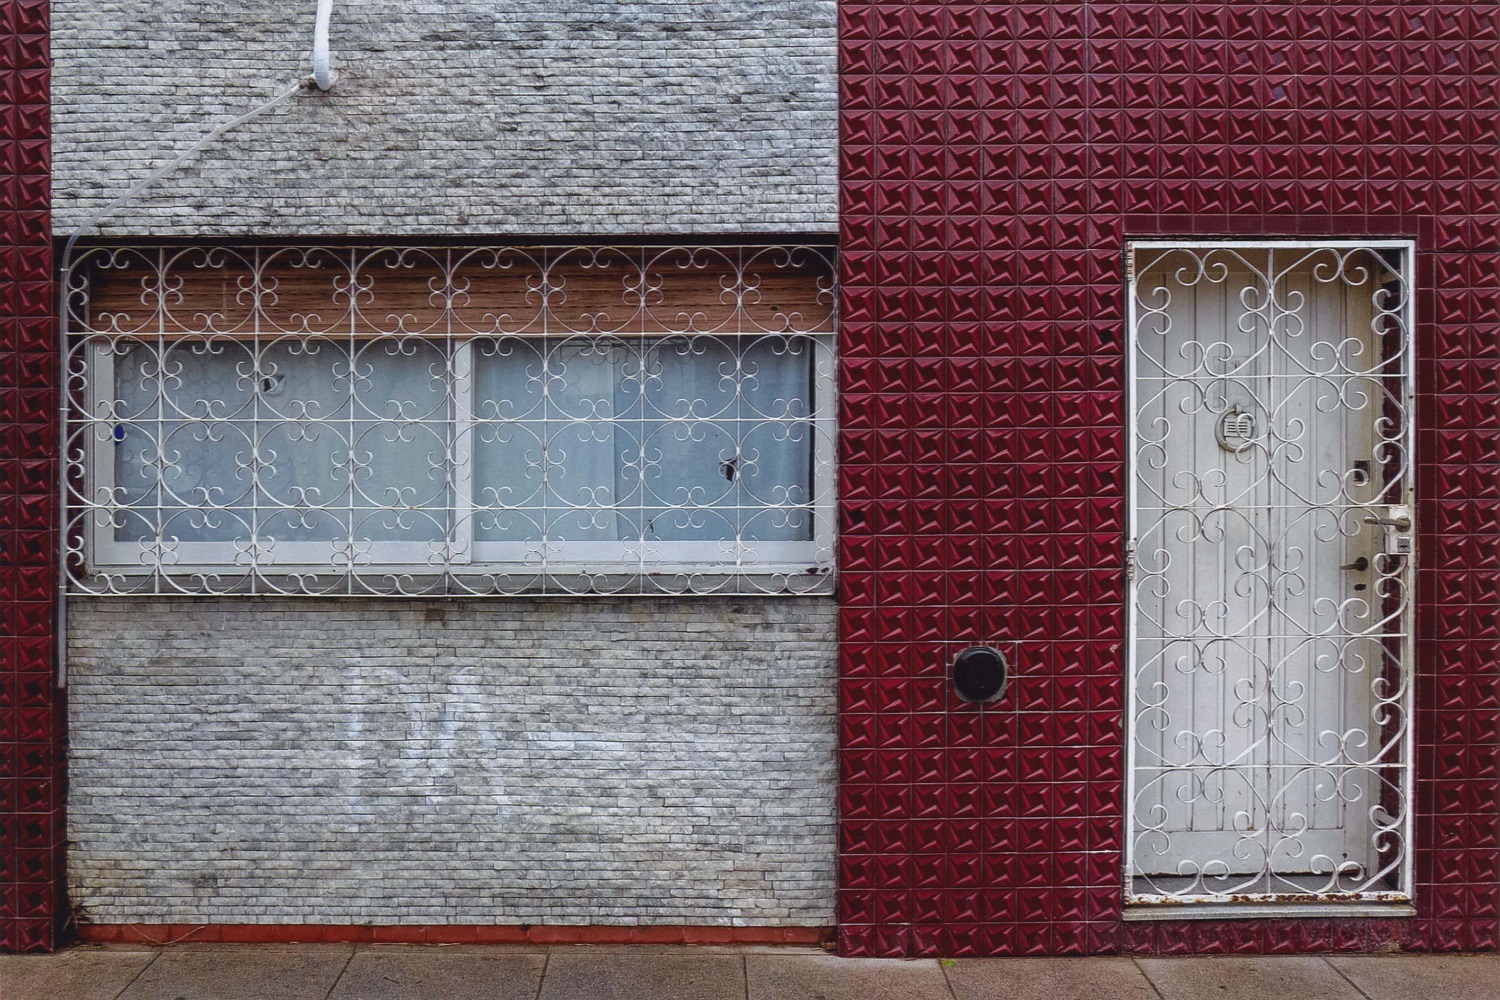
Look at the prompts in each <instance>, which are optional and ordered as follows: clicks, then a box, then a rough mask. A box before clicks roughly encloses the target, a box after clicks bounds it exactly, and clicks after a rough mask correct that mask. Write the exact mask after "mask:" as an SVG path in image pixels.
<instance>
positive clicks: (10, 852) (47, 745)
mask: <svg viewBox="0 0 1500 1000" xmlns="http://www.w3.org/2000/svg"><path fill="white" fill-rule="evenodd" d="M47 23H48V22H47V4H46V2H45V0H5V2H3V3H0V226H3V228H0V951H45V950H49V949H51V948H53V947H55V946H56V945H57V943H58V941H57V936H56V935H57V929H58V923H59V920H60V919H61V913H60V911H61V910H62V909H63V907H61V906H60V899H61V896H60V884H61V883H60V879H61V874H62V862H63V836H64V831H63V813H62V807H63V794H62V736H63V729H62V723H63V716H62V706H61V701H60V698H59V696H58V693H57V691H56V687H55V685H54V683H53V677H54V672H53V663H52V646H53V632H54V626H53V622H54V614H55V608H56V604H55V594H56V586H55V581H56V578H57V573H56V560H55V552H56V548H57V546H56V544H55V535H54V530H55V529H54V525H55V523H56V517H55V516H54V515H55V508H56V505H57V500H56V496H57V491H56V474H57V471H56V470H57V458H56V452H57V435H56V429H57V422H56V414H57V366H56V356H57V355H56V347H55V335H54V326H53V321H52V315H53V295H54V285H53V283H52V234H51V225H50V216H49V198H50V187H49V153H50V150H49V139H48V124H49V111H48V60H47Z"/></svg>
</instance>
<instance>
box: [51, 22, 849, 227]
mask: <svg viewBox="0 0 1500 1000" xmlns="http://www.w3.org/2000/svg"><path fill="white" fill-rule="evenodd" d="M315 8H316V4H315V3H314V0H298V2H296V3H288V2H286V0H54V2H53V4H52V18H53V26H54V27H53V34H52V58H53V66H54V76H53V101H54V103H53V150H54V157H55V159H54V164H55V171H56V173H55V178H54V196H53V205H54V216H53V224H54V226H55V228H56V231H57V232H58V233H59V234H67V233H69V232H71V231H72V230H73V229H74V228H75V227H76V226H77V225H79V223H80V222H82V221H83V219H85V218H86V217H87V216H88V214H89V213H90V212H91V211H92V210H94V209H96V208H98V207H100V206H102V205H105V204H107V203H108V202H109V201H111V200H112V199H113V198H115V197H116V196H117V195H119V194H121V193H123V192H124V191H126V190H127V189H128V188H129V187H130V186H131V185H132V184H133V183H134V182H135V181H137V180H139V179H141V178H143V177H145V176H146V175H147V174H148V173H150V171H151V170H152V169H153V168H154V167H155V166H157V165H159V164H161V163H164V162H166V161H167V160H169V159H170V158H171V157H172V156H173V155H175V154H176V153H178V152H179V151H181V150H184V149H186V148H188V147H189V146H191V145H192V144H193V143H194V142H195V141H197V140H198V139H199V138H200V137H202V136H203V135H204V134H206V133H207V132H208V131H209V130H210V129H211V128H212V127H213V126H214V125H217V124H219V123H221V122H223V121H226V120H228V119H230V118H232V117H234V116H236V115H238V114H240V113H242V112H244V111H247V110H249V109H250V108H253V107H255V106H256V105H257V104H259V103H261V102H262V101H263V100H265V99H266V98H269V97H270V96H272V95H274V94H276V93H277V92H279V91H281V90H283V89H285V88H286V87H287V86H289V85H290V84H291V83H293V82H295V81H296V80H298V79H299V78H301V77H304V76H306V75H307V74H308V72H309V67H310V63H309V57H310V48H311V44H312V28H313V15H314V11H315ZM331 37H332V48H333V54H334V62H335V66H336V68H337V69H338V72H339V74H340V79H339V82H338V84H337V86H336V87H335V88H334V89H333V91H332V92H330V93H329V94H327V95H321V96H320V95H316V94H312V93H307V94H299V95H297V96H296V97H295V98H293V99H292V100H291V101H289V102H288V103H286V104H284V105H282V106H280V107H278V108H276V109H274V110H273V111H271V112H269V113H267V114H266V115H265V116H264V117H262V118H259V119H256V120H254V121H253V122H250V123H248V124H246V125H245V126H242V127H241V128H239V129H236V130H234V131H232V132H230V133H228V134H226V135H224V136H223V137H222V138H220V139H218V140H217V141H215V142H214V143H213V145H212V146H210V147H209V148H207V149H205V150H204V151H203V152H202V153H200V154H199V155H198V156H197V157H196V158H195V159H193V160H192V161H190V162H189V163H188V164H186V165H185V166H184V167H182V168H181V169H179V170H178V171H177V172H176V173H175V174H173V175H172V176H170V177H169V178H167V179H166V180H164V181H163V182H162V183H161V184H160V185H159V186H157V187H156V188H154V189H153V190H152V191H150V192H148V193H147V194H146V195H145V196H144V198H143V199H142V200H141V201H140V202H139V203H137V204H132V205H129V206H127V207H125V208H124V209H122V210H121V211H120V212H118V213H117V214H116V215H114V216H113V217H112V218H111V219H110V220H109V221H108V222H107V223H106V224H105V225H104V226H103V232H104V233H105V234H107V235H116V236H123V235H145V234H151V235H170V236H191V235H201V234H210V233H225V234H244V235H251V236H271V235H288V234H296V235H304V236H322V235H336V234H351V235H370V236H402V235H412V234H422V233H431V234H449V235H452V234H460V233H469V234H535V235H554V236H558V235H561V236H567V237H570V238H571V237H575V236H588V235H604V234H621V233H641V234H653V233H665V234H679V233H695V234H700V235H701V234H707V233H735V232H746V233H751V232H754V233H799V232H801V233H805V232H819V231H821V232H827V231H831V230H833V229H834V228H835V208H836V201H837V193H836V189H835V181H836V172H835V163H836V123H835V78H834V70H835V38H834V0H706V2H705V0H629V2H600V0H514V2H509V3H496V2H494V0H446V2H444V3H412V2H410V0H362V2H340V3H338V4H336V5H335V6H334V16H333V22H332V32H331Z"/></svg>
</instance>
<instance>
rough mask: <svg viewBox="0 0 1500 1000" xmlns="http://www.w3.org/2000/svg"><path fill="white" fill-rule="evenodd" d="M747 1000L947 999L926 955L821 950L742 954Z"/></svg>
mask: <svg viewBox="0 0 1500 1000" xmlns="http://www.w3.org/2000/svg"><path fill="white" fill-rule="evenodd" d="M745 978H746V981H747V983H748V989H747V990H746V996H747V997H749V1000H947V997H948V984H947V983H946V982H945V981H944V979H943V970H942V968H941V967H940V966H939V965H938V964H937V962H936V961H933V960H932V959H921V960H917V961H909V962H904V961H901V960H899V959H888V958H836V957H835V956H833V955H824V954H813V953H809V954H800V955H746V956H745Z"/></svg>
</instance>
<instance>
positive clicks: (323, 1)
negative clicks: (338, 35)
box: [312, 0, 338, 90]
mask: <svg viewBox="0 0 1500 1000" xmlns="http://www.w3.org/2000/svg"><path fill="white" fill-rule="evenodd" d="M332 16H333V0H318V21H317V24H315V25H314V26H313V60H312V62H313V83H315V84H317V85H318V89H319V90H328V89H330V88H331V87H332V86H333V82H334V80H336V79H338V74H337V73H335V72H334V71H333V69H332V67H331V66H330V65H329V60H328V20H329V18H331V17H332Z"/></svg>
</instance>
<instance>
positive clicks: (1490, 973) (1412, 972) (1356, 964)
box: [1328, 955, 1500, 1000]
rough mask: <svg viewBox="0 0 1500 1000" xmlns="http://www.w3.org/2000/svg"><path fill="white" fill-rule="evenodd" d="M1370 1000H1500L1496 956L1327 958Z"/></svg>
mask: <svg viewBox="0 0 1500 1000" xmlns="http://www.w3.org/2000/svg"><path fill="white" fill-rule="evenodd" d="M1328 962H1329V964H1330V965H1332V966H1333V967H1334V968H1335V969H1338V970H1339V971H1340V972H1342V973H1343V974H1344V975H1345V976H1348V977H1349V981H1350V982H1352V983H1354V985H1355V986H1358V987H1359V988H1360V990H1362V991H1363V992H1364V994H1365V995H1366V996H1367V997H1369V998H1370V1000H1411V998H1413V997H1418V998H1447V1000H1500V955H1390V956H1384V955H1380V956H1373V955H1372V956H1353V955H1351V956H1349V957H1338V958H1329V959H1328Z"/></svg>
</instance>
